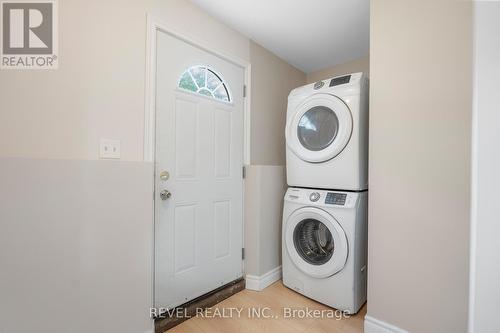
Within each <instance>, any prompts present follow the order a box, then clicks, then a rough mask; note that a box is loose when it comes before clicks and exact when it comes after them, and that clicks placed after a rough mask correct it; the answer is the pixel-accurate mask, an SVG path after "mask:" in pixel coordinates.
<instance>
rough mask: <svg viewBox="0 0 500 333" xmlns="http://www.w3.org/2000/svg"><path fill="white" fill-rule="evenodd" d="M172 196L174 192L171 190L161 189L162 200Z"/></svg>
mask: <svg viewBox="0 0 500 333" xmlns="http://www.w3.org/2000/svg"><path fill="white" fill-rule="evenodd" d="M171 196H172V193H170V191H169V190H161V191H160V198H161V200H167V199H168V198H170V197H171Z"/></svg>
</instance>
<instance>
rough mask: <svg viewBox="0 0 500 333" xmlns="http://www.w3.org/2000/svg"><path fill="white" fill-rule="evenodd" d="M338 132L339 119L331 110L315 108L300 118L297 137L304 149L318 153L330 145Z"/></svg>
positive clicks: (324, 107)
mask: <svg viewBox="0 0 500 333" xmlns="http://www.w3.org/2000/svg"><path fill="white" fill-rule="evenodd" d="M338 130H339V119H338V118H337V115H336V114H335V112H333V110H332V109H330V108H328V107H326V106H315V107H312V108H311V109H309V110H308V111H307V112H305V113H304V115H303V116H302V117H301V118H300V121H299V124H298V126H297V136H298V138H299V141H300V143H301V144H302V146H304V148H306V149H308V150H311V151H320V150H323V149H325V148H326V147H328V146H329V145H331V144H332V142H333V140H335V137H336V136H337V133H338Z"/></svg>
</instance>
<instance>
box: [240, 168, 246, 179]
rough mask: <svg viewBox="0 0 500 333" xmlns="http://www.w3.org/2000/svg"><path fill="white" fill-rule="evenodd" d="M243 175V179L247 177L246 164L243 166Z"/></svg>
mask: <svg viewBox="0 0 500 333" xmlns="http://www.w3.org/2000/svg"><path fill="white" fill-rule="evenodd" d="M241 175H242V176H243V179H245V178H246V177H247V168H246V167H245V166H243V168H242V170H241Z"/></svg>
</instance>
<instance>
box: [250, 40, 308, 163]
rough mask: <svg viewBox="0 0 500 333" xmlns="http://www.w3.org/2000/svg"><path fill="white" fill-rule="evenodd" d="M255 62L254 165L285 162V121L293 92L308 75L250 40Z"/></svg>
mask: <svg viewBox="0 0 500 333" xmlns="http://www.w3.org/2000/svg"><path fill="white" fill-rule="evenodd" d="M250 59H251V62H252V121H251V123H252V131H251V137H252V144H251V146H252V148H251V162H252V164H264V165H285V123H286V109H287V99H288V94H289V93H290V91H291V90H292V89H294V88H296V87H298V86H301V85H304V84H305V82H306V75H305V74H304V73H303V72H301V71H300V70H298V69H296V68H295V67H293V66H291V65H289V64H287V63H286V62H284V61H283V60H281V59H280V58H278V57H277V56H275V55H274V54H272V53H271V52H269V51H268V50H266V49H264V48H263V47H262V46H260V45H258V44H256V43H254V42H252V41H250Z"/></svg>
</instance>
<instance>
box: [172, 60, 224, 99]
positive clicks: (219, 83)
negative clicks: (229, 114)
mask: <svg viewBox="0 0 500 333" xmlns="http://www.w3.org/2000/svg"><path fill="white" fill-rule="evenodd" d="M178 87H179V88H180V89H182V90H187V91H190V92H192V93H195V94H200V95H203V96H206V97H210V98H213V99H216V100H218V101H221V102H226V103H230V102H231V97H230V94H229V89H228V87H227V85H226V83H225V82H224V80H223V79H222V77H221V76H220V75H219V74H218V73H216V72H215V71H214V70H213V69H212V68H210V67H208V66H204V65H196V66H191V67H189V68H188V69H186V70H185V71H184V73H182V75H181V77H180V79H179V83H178Z"/></svg>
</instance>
